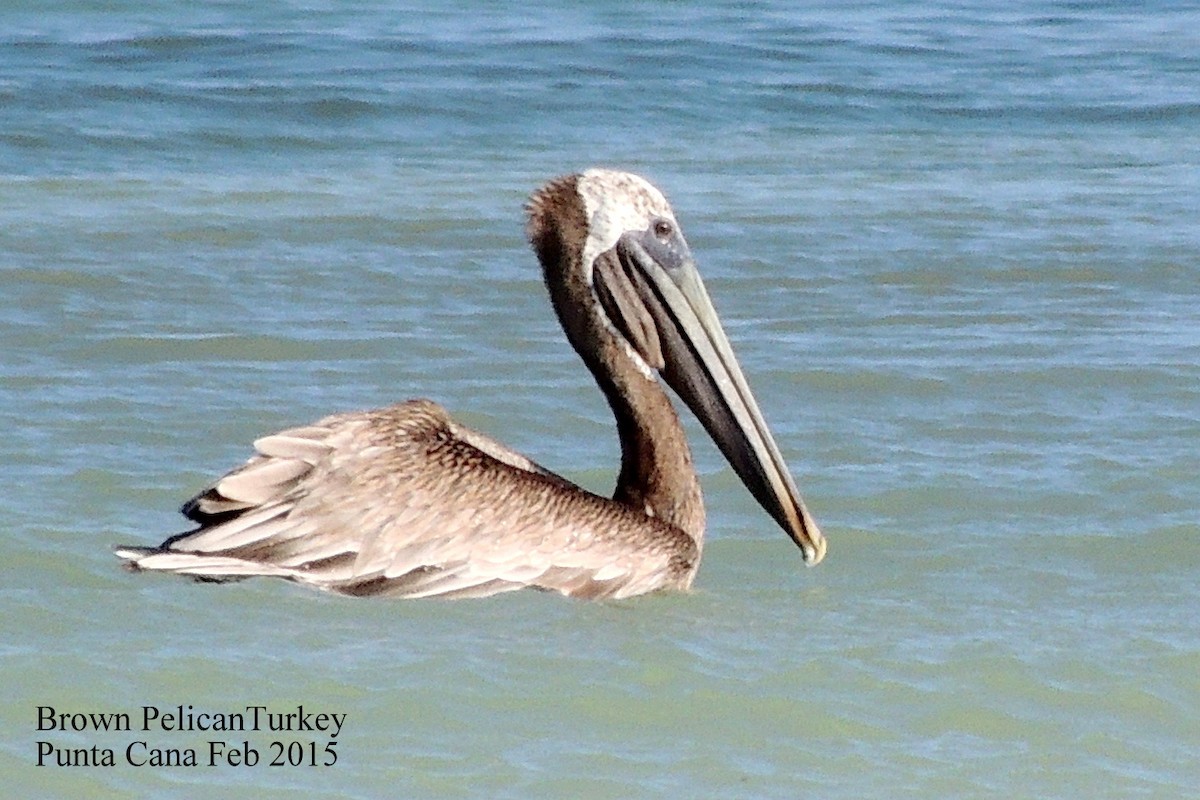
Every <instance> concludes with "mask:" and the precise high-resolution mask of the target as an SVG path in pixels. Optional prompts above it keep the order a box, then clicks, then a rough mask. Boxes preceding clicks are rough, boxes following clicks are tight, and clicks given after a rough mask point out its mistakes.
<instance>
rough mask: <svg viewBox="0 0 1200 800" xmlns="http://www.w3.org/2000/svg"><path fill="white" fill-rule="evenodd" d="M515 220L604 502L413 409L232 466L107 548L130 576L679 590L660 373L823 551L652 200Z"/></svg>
mask: <svg viewBox="0 0 1200 800" xmlns="http://www.w3.org/2000/svg"><path fill="white" fill-rule="evenodd" d="M527 212H528V225H527V233H528V235H529V240H530V242H531V244H532V245H533V249H534V252H535V253H536V254H537V257H538V260H539V261H540V262H541V266H542V270H543V274H544V278H545V283H546V287H547V289H548V290H549V294H550V300H551V303H552V304H553V306H554V309H555V311H556V313H557V315H558V318H559V321H560V322H561V323H562V327H563V330H564V331H565V332H566V335H567V338H568V339H569V340H570V342H571V345H572V346H573V347H574V348H575V350H576V352H578V354H579V356H580V357H581V358H582V359H583V361H584V363H585V364H586V365H587V367H588V369H589V370H590V371H591V373H592V375H593V376H594V377H595V379H596V382H597V384H598V385H599V387H600V390H601V391H602V392H603V393H604V396H605V397H606V398H607V399H608V403H609V406H610V407H611V408H612V412H613V415H614V417H615V418H616V424H617V434H618V436H619V438H620V443H621V468H620V473H619V474H618V477H617V485H616V489H615V490H614V492H613V497H612V498H611V499H608V498H604V497H600V496H599V495H595V494H592V493H591V492H588V491H586V490H584V489H582V488H580V487H578V486H576V485H575V484H573V483H571V482H570V481H568V480H566V479H565V478H562V477H560V476H558V475H556V474H554V473H552V472H550V471H549V470H546V469H545V468H543V467H541V466H540V465H538V464H536V463H534V462H533V461H531V460H529V459H528V458H526V457H524V456H522V455H520V454H519V453H516V452H514V451H513V450H511V449H509V448H508V447H505V446H504V445H502V444H500V443H498V442H496V441H495V440H493V439H491V438H489V437H487V436H485V435H484V434H482V433H479V432H478V431H474V430H471V429H469V428H466V427H464V426H462V425H460V424H458V423H456V422H455V421H454V420H453V419H451V418H450V416H449V415H448V414H447V413H446V411H445V410H444V409H443V408H442V407H441V406H439V405H437V404H436V403H433V402H431V401H428V400H412V401H409V402H406V403H401V404H399V405H395V406H391V407H389V408H383V409H377V410H373V411H363V412H357V413H349V414H339V415H334V416H330V417H326V418H324V419H322V420H320V421H318V422H316V423H315V424H313V425H309V426H305V427H300V428H293V429H290V430H285V431H281V432H279V433H276V434H273V435H270V436H265V437H263V438H261V439H258V440H257V441H256V442H254V448H255V453H254V455H253V456H252V457H251V458H250V459H249V460H248V461H247V462H246V463H245V464H243V465H241V466H240V467H237V468H236V469H234V470H232V471H231V472H229V473H227V474H226V475H224V476H223V477H221V478H220V479H218V480H217V481H216V482H215V483H213V484H212V485H211V486H209V487H208V488H207V489H205V490H204V491H202V492H201V493H200V494H198V495H196V496H195V497H194V498H192V499H191V500H189V501H188V502H187V503H186V504H184V506H183V508H182V512H183V514H184V515H185V516H186V517H187V518H188V519H190V520H191V521H192V522H194V523H195V524H196V527H195V529H193V530H190V531H188V532H186V533H181V534H179V535H176V536H172V537H171V538H169V539H167V540H166V541H164V542H163V543H162V544H161V545H160V546H158V547H153V548H138V547H124V548H120V549H118V550H117V551H116V552H117V555H118V556H120V557H121V558H123V559H125V560H126V561H127V562H128V564H129V565H130V566H131V567H133V568H134V569H140V570H161V571H165V572H174V573H180V574H184V575H191V576H193V577H196V578H198V579H201V580H212V581H222V580H234V579H239V578H245V577H251V576H257V575H265V576H274V577H279V578H285V579H288V580H291V581H295V582H297V583H301V584H306V585H309V586H314V587H317V588H320V589H325V590H328V591H332V592H337V593H340V594H345V595H352V596H365V595H391V596H401V597H429V596H442V597H482V596H487V595H492V594H496V593H498V592H506V591H511V590H515V589H520V588H523V587H533V588H538V589H543V590H548V591H555V592H560V593H562V594H564V595H569V596H573V597H582V598H620V597H630V596H633V595H639V594H644V593H646V592H652V591H656V590H663V589H676V590H684V589H687V588H689V587H690V586H691V584H692V581H693V579H694V578H695V575H696V570H697V569H698V567H699V565H700V553H701V549H702V547H703V543H704V526H705V520H704V504H703V500H702V498H701V493H700V482H699V480H698V478H697V476H696V470H695V468H694V466H693V464H692V456H691V451H690V450H689V448H688V444H687V441H686V439H685V436H684V430H683V427H682V425H681V424H680V421H679V417H678V416H677V415H676V413H675V410H674V408H673V406H672V404H671V401H670V400H669V399H668V397H667V395H666V393H665V392H664V390H663V388H662V384H661V383H660V382H659V380H658V378H659V377H660V376H661V378H662V379H663V380H664V381H665V382H666V383H667V384H668V385H669V386H671V388H672V389H674V391H675V393H676V394H677V395H678V396H679V397H680V398H681V399H682V400H683V402H684V403H686V404H687V405H688V407H689V408H691V410H692V411H693V412H694V413H695V415H696V416H697V418H698V419H699V420H700V422H701V423H702V424H703V425H704V427H705V429H706V430H707V432H708V433H709V435H710V436H711V437H712V438H713V440H714V441H715V442H716V444H717V446H718V448H719V449H720V450H721V452H722V453H723V454H724V456H725V457H726V458H727V459H728V461H729V463H730V465H731V466H732V467H733V469H734V471H735V472H736V473H737V475H738V476H739V477H740V479H741V480H742V482H743V483H744V484H745V485H746V487H747V488H748V489H749V490H750V492H751V494H752V495H753V496H754V497H755V498H756V499H757V501H758V502H759V504H760V505H762V507H763V508H764V509H765V510H766V511H767V512H768V513H769V514H770V515H771V517H773V518H774V520H775V521H776V522H777V523H778V524H779V526H780V527H782V528H783V530H784V531H785V532H786V533H787V534H788V535H789V536H790V537H791V538H792V540H793V541H794V542H795V543H796V544H797V545H798V546H799V547H800V549H801V551H802V553H803V557H804V560H805V561H806V562H807V563H808V564H810V565H812V564H816V563H818V562H819V561H820V560H821V558H822V557H823V556H824V555H825V539H824V537H823V536H822V535H821V532H820V530H819V529H818V528H817V525H816V523H815V522H814V521H813V519H812V517H811V516H810V515H809V513H808V511H807V509H806V508H805V506H804V503H803V501H802V500H801V498H800V494H799V492H798V491H797V490H796V486H795V484H794V483H793V482H792V478H791V476H790V474H789V472H788V469H787V466H786V465H785V464H784V461H783V457H782V456H781V455H780V452H779V448H778V447H777V446H776V444H775V441H774V439H773V438H772V436H771V432H770V431H769V430H768V428H767V425H766V423H765V422H764V420H763V417H762V414H761V413H760V411H759V409H758V405H757V403H756V402H755V400H754V397H753V395H752V394H751V393H750V388H749V386H748V385H747V383H746V379H745V378H744V376H743V375H742V371H741V368H740V367H739V366H738V363H737V360H736V359H735V358H734V355H733V350H732V348H731V347H730V345H729V342H728V340H727V339H726V337H725V334H724V332H723V331H722V329H721V324H720V322H719V320H718V319H717V315H716V312H715V311H714V310H713V307H712V303H711V302H710V300H709V298H708V293H707V291H706V290H705V288H704V284H703V283H702V282H701V280H700V275H699V273H698V272H697V271H696V266H695V263H694V262H693V260H692V256H691V252H690V250H689V248H688V245H687V243H686V241H685V240H684V238H683V234H682V233H681V231H680V228H679V224H678V222H677V221H676V219H675V215H674V213H673V212H672V210H671V207H670V206H669V205H668V203H667V201H666V199H665V198H664V197H663V195H662V193H660V192H659V191H658V190H657V189H656V188H654V187H653V186H652V185H650V184H649V183H648V182H647V181H645V180H644V179H642V178H640V177H638V176H636V175H631V174H629V173H624V172H616V171H611V170H602V169H592V170H588V171H586V172H582V173H579V174H576V175H570V176H566V177H562V178H558V179H556V180H553V181H550V182H549V183H547V184H546V185H545V186H543V187H542V188H541V189H539V190H538V191H537V192H535V193H534V195H533V197H532V198H531V199H530V201H529V203H528V205H527Z"/></svg>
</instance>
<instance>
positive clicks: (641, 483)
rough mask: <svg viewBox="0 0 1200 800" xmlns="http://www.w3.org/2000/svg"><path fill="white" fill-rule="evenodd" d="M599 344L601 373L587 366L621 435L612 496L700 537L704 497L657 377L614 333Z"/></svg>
mask: <svg viewBox="0 0 1200 800" xmlns="http://www.w3.org/2000/svg"><path fill="white" fill-rule="evenodd" d="M610 337H611V334H610ZM600 349H601V352H602V356H604V358H603V361H602V363H603V367H601V369H603V370H605V371H606V372H607V374H605V375H602V374H600V370H599V369H597V366H594V365H593V364H591V363H589V365H588V366H589V367H591V368H592V372H593V374H595V375H596V382H597V383H598V384H599V385H600V389H601V391H603V392H604V395H605V397H607V398H608V404H609V406H610V407H611V408H612V410H613V416H615V417H616V420H617V435H618V436H619V437H620V440H621V472H620V474H619V475H618V476H617V487H616V489H615V490H614V492H613V499H614V500H616V501H617V502H619V503H625V504H627V505H630V506H633V507H634V508H637V509H639V510H642V511H645V512H646V513H647V514H649V515H651V516H654V517H657V518H659V519H661V520H663V521H665V522H669V523H671V524H672V525H675V526H676V527H678V528H680V529H682V530H683V531H684V532H685V533H687V534H688V535H689V536H691V537H692V539H694V540H695V541H696V542H700V541H701V540H702V539H703V536H704V500H703V498H702V496H701V493H700V481H699V479H698V478H697V477H696V468H695V466H694V465H693V464H692V453H691V450H690V449H689V448H688V443H687V438H686V436H685V434H684V430H683V425H682V424H680V421H679V416H678V415H677V414H676V413H675V409H674V407H673V406H672V405H671V401H670V399H669V398H668V397H667V395H666V393H665V392H664V391H663V390H662V387H661V386H660V385H659V383H658V381H657V380H654V379H653V378H648V377H646V375H645V374H644V373H643V372H642V371H641V370H640V369H639V368H638V366H637V365H636V364H635V362H634V361H633V360H632V358H631V357H630V356H629V355H628V354H627V353H625V352H624V348H622V347H621V346H620V344H619V343H617V341H616V340H615V338H609V340H608V341H607V342H606V343H605V345H604V346H602V347H601V348H600ZM584 360H585V361H588V359H586V358H585V359H584Z"/></svg>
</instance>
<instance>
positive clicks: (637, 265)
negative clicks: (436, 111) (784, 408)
mask: <svg viewBox="0 0 1200 800" xmlns="http://www.w3.org/2000/svg"><path fill="white" fill-rule="evenodd" d="M528 212H529V224H528V229H527V232H528V234H529V238H530V241H531V242H532V244H533V247H534V250H535V251H536V252H537V255H538V259H539V261H541V263H542V268H543V271H544V273H545V278H546V285H547V287H548V289H549V291H550V296H551V300H552V302H553V304H554V308H555V310H556V312H557V313H558V316H559V319H560V321H561V322H562V325H563V328H564V329H565V331H566V333H567V338H568V339H569V340H570V341H571V344H572V346H573V347H574V348H575V350H576V351H577V352H578V353H579V355H580V356H581V357H582V358H583V360H584V361H585V362H586V363H587V364H588V367H589V369H591V371H592V373H593V374H594V375H595V376H596V379H597V381H598V383H599V384H600V386H601V388H602V389H603V390H604V392H605V395H606V396H607V397H608V398H609V402H610V404H611V405H613V408H614V410H615V411H617V417H618V424H619V426H620V424H621V422H622V411H621V410H620V409H619V408H618V406H619V405H621V404H622V403H627V402H628V403H632V402H635V401H636V400H631V399H630V398H635V399H636V398H638V397H651V396H652V395H653V393H654V392H656V391H657V392H658V393H660V394H661V390H659V389H657V386H658V384H657V381H655V380H654V376H655V375H659V376H661V377H662V379H663V380H664V381H665V382H666V384H667V385H668V386H670V387H671V388H672V389H673V390H674V391H675V393H676V394H677V395H678V396H679V397H680V399H682V400H683V402H684V403H685V404H687V406H688V407H689V408H690V409H691V410H692V412H693V413H694V414H695V415H696V417H697V418H698V419H699V420H700V422H701V424H702V425H703V426H704V428H705V430H707V431H708V434H709V435H710V436H711V437H712V438H713V441H714V442H716V444H717V447H718V448H719V449H720V450H721V452H722V454H724V456H725V458H726V459H727V460H728V461H729V463H730V465H731V466H732V467H733V469H734V472H736V473H737V475H738V477H739V478H740V479H741V481H742V482H743V483H744V484H745V485H746V487H747V488H748V489H749V490H750V493H751V494H752V495H753V496H754V498H755V499H756V500H757V501H758V502H759V504H760V505H761V506H762V507H763V508H764V509H765V510H766V511H767V513H768V514H770V515H771V517H773V518H774V519H775V521H776V522H777V523H778V524H779V525H780V527H782V528H783V530H784V531H785V532H786V533H787V534H788V535H789V536H790V537H791V539H792V541H794V542H795V543H796V545H797V546H799V547H800V549H801V551H802V552H803V554H804V560H805V562H806V563H808V564H809V565H814V564H817V563H818V562H820V561H821V559H822V558H823V557H824V555H825V549H826V543H825V538H824V536H822V534H821V531H820V529H819V528H818V527H817V524H816V522H814V521H813V518H812V516H811V515H810V514H809V512H808V510H807V509H806V508H805V506H804V502H803V501H802V500H801V498H800V493H799V492H798V491H797V489H796V485H795V483H794V482H793V481H792V478H791V474H790V473H789V471H788V468H787V465H786V464H785V463H784V460H783V456H782V455H781V454H780V452H779V447H778V446H777V445H776V444H775V439H774V437H773V436H772V435H771V431H770V429H769V428H768V427H767V424H766V422H765V420H764V419H763V416H762V413H761V412H760V411H759V408H758V403H757V402H756V401H755V399H754V395H753V394H752V393H751V391H750V387H749V385H748V384H747V382H746V378H745V376H744V375H743V374H742V370H741V367H740V366H739V365H738V362H737V359H736V358H735V357H734V354H733V349H732V348H731V346H730V344H729V340H728V339H727V338H726V336H725V332H724V331H723V330H722V328H721V323H720V320H719V319H718V317H717V314H716V311H715V310H714V309H713V305H712V301H711V300H709V296H708V292H707V291H706V290H705V288H704V283H703V281H701V279H700V274H699V272H698V271H697V269H696V264H695V261H694V260H693V258H692V254H691V250H690V249H689V248H688V245H687V241H686V240H685V239H684V237H683V233H682V231H681V229H680V226H679V223H678V221H677V220H676V218H675V214H674V212H673V211H672V210H671V207H670V205H669V204H668V203H667V200H666V198H665V197H664V196H663V194H662V193H661V192H660V191H658V189H656V188H655V187H654V186H652V185H651V184H650V183H648V182H647V181H646V180H645V179H643V178H641V177H639V176H637V175H632V174H629V173H626V172H617V171H612V170H605V169H592V170H588V171H586V172H583V173H580V174H577V175H571V176H567V177H564V178H559V179H557V180H554V181H551V182H550V183H548V184H547V185H546V186H544V187H543V188H542V189H541V190H539V191H538V192H537V193H535V194H534V196H533V198H532V199H531V200H530V203H529V206H528ZM630 367H632V368H630ZM639 381H641V382H644V384H643V383H639ZM652 387H653V388H652ZM674 424H675V425H677V424H678V422H677V420H675V421H674ZM625 439H626V437H625V436H624V435H623V437H622V448H623V459H624V460H628V459H629V453H628V452H625V451H626V450H627V449H628V443H627V442H626V440H625ZM660 449H661V448H660ZM684 450H685V453H686V448H684ZM686 466H687V468H688V469H691V466H690V456H689V457H688V461H687V465H686ZM625 469H626V467H625V466H623V471H624V470H625ZM692 476H693V478H694V470H693V472H692ZM651 477H653V476H651ZM621 495H622V489H621V486H620V485H619V486H618V491H617V496H618V498H620V497H621ZM647 511H648V512H649V513H651V514H652V515H653V514H654V511H655V509H654V508H653V507H651V506H650V505H649V504H648V505H647ZM700 520H701V522H700V527H701V528H702V526H703V515H702V511H701V512H700ZM700 534H702V530H701V531H700V533H697V534H694V535H695V536H696V538H699V535H700Z"/></svg>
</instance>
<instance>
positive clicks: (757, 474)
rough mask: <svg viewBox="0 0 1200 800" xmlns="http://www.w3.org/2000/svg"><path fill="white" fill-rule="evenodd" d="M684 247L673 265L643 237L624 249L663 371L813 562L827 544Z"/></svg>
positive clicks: (621, 250)
mask: <svg viewBox="0 0 1200 800" xmlns="http://www.w3.org/2000/svg"><path fill="white" fill-rule="evenodd" d="M680 248H681V251H682V252H677V255H678V256H679V257H677V258H675V259H673V260H672V262H671V263H670V264H669V265H668V266H664V265H663V264H661V263H659V260H658V259H656V258H654V257H653V256H651V255H650V253H648V252H647V250H646V248H644V247H643V246H642V245H641V243H640V242H639V241H638V239H637V238H634V237H623V238H622V240H621V242H620V243H619V244H618V248H617V249H618V254H619V257H620V258H621V260H622V263H623V266H624V267H625V269H626V274H627V275H628V276H629V277H630V278H631V280H633V283H634V285H635V287H636V290H637V294H638V296H639V298H640V299H641V300H642V302H643V303H644V304H645V308H646V310H647V311H649V313H650V314H651V316H653V317H654V319H655V323H656V324H655V327H656V328H657V329H658V335H659V339H660V342H661V346H662V350H663V356H664V358H663V362H664V364H663V368H662V375H663V378H664V379H665V380H666V382H667V384H668V385H669V386H670V387H671V388H672V389H674V390H675V392H676V393H677V394H678V395H679V397H680V398H681V399H682V400H683V401H684V402H685V403H686V404H687V405H688V407H689V408H690V409H691V410H692V412H693V413H694V414H695V415H696V417H697V418H698V419H699V420H700V422H701V424H702V425H704V428H705V430H707V431H708V434H709V436H711V437H712V438H713V441H715V442H716V444H717V447H718V448H720V450H721V452H722V453H723V454H724V455H725V458H726V459H728V460H729V463H730V465H731V466H732V467H733V469H734V472H736V473H737V475H738V477H739V478H741V480H742V483H744V484H745V485H746V488H748V489H749V490H750V493H751V494H752V495H754V498H755V499H756V500H758V502H759V504H760V505H762V507H763V508H764V509H766V511H767V513H769V514H770V515H771V516H772V517H773V518H774V519H775V521H776V522H777V523H779V525H780V526H781V527H782V528H783V529H784V531H786V532H787V534H788V535H789V536H790V537H791V538H792V541H794V542H795V543H796V545H797V546H799V547H800V549H801V550H802V551H803V553H804V561H805V562H806V563H807V564H808V565H809V566H813V565H816V564H818V563H820V561H821V559H822V558H824V557H825V550H826V542H825V537H824V536H823V535H822V534H821V530H820V528H818V527H817V523H816V522H815V521H814V520H813V518H812V515H811V514H809V513H808V509H807V508H806V507H805V505H804V501H803V500H802V499H801V498H800V492H799V491H798V490H797V489H796V484H795V483H794V482H793V481H792V477H791V473H790V472H789V471H788V468H787V465H786V464H785V463H784V461H783V456H782V455H781V454H780V452H779V447H778V446H777V445H776V444H775V439H774V437H773V436H772V435H771V431H770V429H769V428H768V427H767V423H766V421H765V420H764V419H763V416H762V412H761V411H759V408H758V403H757V402H756V401H755V399H754V395H753V394H752V393H751V391H750V386H749V384H747V383H746V378H745V376H744V375H743V374H742V369H741V367H740V366H739V365H738V362H737V358H736V357H735V356H734V354H733V348H732V347H731V346H730V344H729V339H728V338H727V337H726V336H725V331H724V330H722V328H721V322H720V319H718V317H717V312H716V310H715V309H714V308H713V305H712V301H711V300H710V299H709V297H708V291H707V290H706V289H705V288H704V283H703V282H702V281H701V280H700V273H699V272H698V271H697V270H696V266H695V263H694V262H693V261H692V259H691V256H690V254H688V253H687V250H686V245H683V244H682V242H680Z"/></svg>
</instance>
